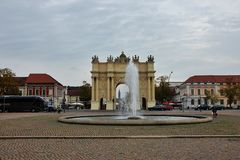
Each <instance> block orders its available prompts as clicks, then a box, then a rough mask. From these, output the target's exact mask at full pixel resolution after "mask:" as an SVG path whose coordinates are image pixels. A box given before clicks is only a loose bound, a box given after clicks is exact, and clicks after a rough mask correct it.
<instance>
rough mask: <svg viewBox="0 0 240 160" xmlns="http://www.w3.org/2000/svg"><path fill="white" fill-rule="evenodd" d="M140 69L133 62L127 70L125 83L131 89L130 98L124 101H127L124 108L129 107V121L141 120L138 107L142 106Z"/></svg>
mask: <svg viewBox="0 0 240 160" xmlns="http://www.w3.org/2000/svg"><path fill="white" fill-rule="evenodd" d="M138 77H139V76H138V69H137V67H136V66H135V64H134V63H133V62H130V63H129V64H128V66H127V68H126V75H125V83H126V85H127V86H128V88H129V94H128V97H127V98H125V99H124V100H125V101H127V102H125V103H124V104H127V105H125V106H123V107H124V108H126V107H127V108H128V107H129V117H128V119H140V118H141V117H140V116H137V107H138V106H140V103H139V79H138Z"/></svg>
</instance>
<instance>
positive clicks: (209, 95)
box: [205, 90, 219, 104]
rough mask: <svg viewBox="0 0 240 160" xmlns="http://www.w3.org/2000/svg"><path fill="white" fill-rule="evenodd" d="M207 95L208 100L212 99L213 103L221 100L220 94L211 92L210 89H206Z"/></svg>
mask: <svg viewBox="0 0 240 160" xmlns="http://www.w3.org/2000/svg"><path fill="white" fill-rule="evenodd" d="M205 96H206V100H211V102H212V103H213V104H216V103H217V102H218V101H219V99H218V96H217V95H216V94H211V93H210V91H209V90H205Z"/></svg>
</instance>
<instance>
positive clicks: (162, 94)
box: [155, 76, 173, 103]
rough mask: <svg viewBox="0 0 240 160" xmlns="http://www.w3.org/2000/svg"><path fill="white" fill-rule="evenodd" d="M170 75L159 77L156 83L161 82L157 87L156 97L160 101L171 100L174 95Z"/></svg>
mask: <svg viewBox="0 0 240 160" xmlns="http://www.w3.org/2000/svg"><path fill="white" fill-rule="evenodd" d="M168 79H169V78H168V76H161V77H159V78H158V79H157V80H158V81H157V82H156V83H159V85H158V86H156V89H155V98H156V100H157V101H159V102H161V103H162V102H165V101H170V100H171V99H172V97H173V93H172V91H171V89H170V86H169V82H168Z"/></svg>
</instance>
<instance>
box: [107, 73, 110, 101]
mask: <svg viewBox="0 0 240 160" xmlns="http://www.w3.org/2000/svg"><path fill="white" fill-rule="evenodd" d="M110 88H111V87H110V77H107V100H110Z"/></svg>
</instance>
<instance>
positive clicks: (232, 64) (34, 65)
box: [0, 0, 240, 85]
mask: <svg viewBox="0 0 240 160" xmlns="http://www.w3.org/2000/svg"><path fill="white" fill-rule="evenodd" d="M239 6H240V1H235V0H231V1H228V2H226V1H224V0H211V1H208V0H203V1H198V0H193V1H188V0H183V1H177V0H163V1H158V0H150V1H145V0H133V1H128V0H122V1H113V0H101V1H98V0H90V1H83V0H46V1H33V0H22V1H21V2H20V1H18V0H11V1H8V0H4V1H3V2H1V6H0V19H1V25H0V55H1V59H0V64H1V66H0V67H5V66H6V67H8V66H10V68H11V67H12V69H13V70H14V69H15V70H16V73H17V75H23V74H26V73H28V72H40V71H41V72H49V73H51V74H53V75H54V76H56V77H57V78H59V81H60V82H61V81H62V82H63V84H65V85H77V84H79V83H81V82H82V81H83V80H85V79H86V77H88V81H91V76H90V70H91V63H90V62H91V57H92V56H93V55H95V54H96V55H98V56H99V58H100V60H101V61H106V58H107V56H108V55H113V56H115V57H116V56H119V55H120V52H121V51H125V52H126V54H127V55H129V56H132V55H134V54H137V55H139V56H140V59H141V60H142V61H146V58H147V56H148V55H149V54H152V55H154V56H155V62H156V63H155V68H156V71H157V73H156V75H164V74H166V75H168V74H169V73H170V72H171V71H174V74H173V75H172V78H173V80H174V79H175V80H182V81H184V80H185V79H187V78H188V76H191V74H198V73H200V72H201V73H211V74H214V73H219V71H218V68H217V67H212V66H211V65H210V64H213V65H214V66H219V68H221V71H222V73H229V74H231V73H236V72H237V68H239V67H240V64H239V63H238V62H237V61H236V59H239V58H240V57H239V56H240V55H239V54H238V51H239V49H240V47H239V45H238V43H237V42H239V41H240V29H239V28H240V20H239V17H240V8H239ZM227 57H230V58H227ZM233 57H234V58H233ZM224 59H226V60H227V61H224ZM197 63H200V64H204V65H205V66H206V67H203V66H198V65H196V64H197ZM221 63H223V64H224V65H223V66H225V67H220V65H221ZM21 64H23V65H21ZM207 64H208V65H207ZM14 65H15V66H18V67H14ZM208 68H209V69H208ZM57 78H56V79H57Z"/></svg>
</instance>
